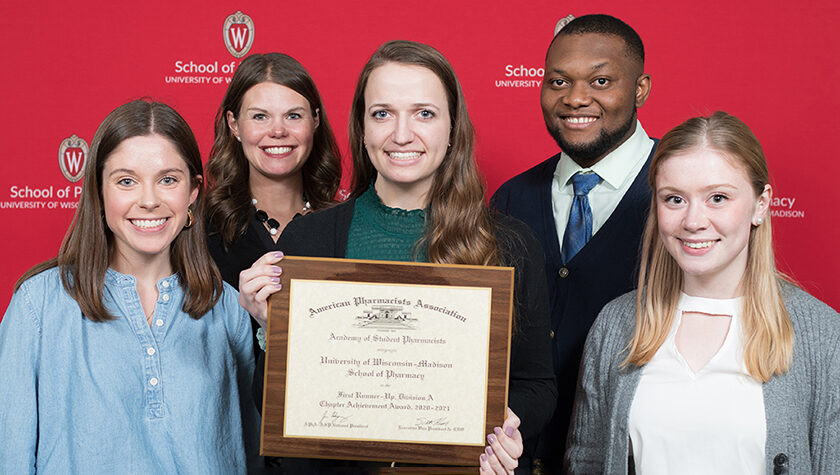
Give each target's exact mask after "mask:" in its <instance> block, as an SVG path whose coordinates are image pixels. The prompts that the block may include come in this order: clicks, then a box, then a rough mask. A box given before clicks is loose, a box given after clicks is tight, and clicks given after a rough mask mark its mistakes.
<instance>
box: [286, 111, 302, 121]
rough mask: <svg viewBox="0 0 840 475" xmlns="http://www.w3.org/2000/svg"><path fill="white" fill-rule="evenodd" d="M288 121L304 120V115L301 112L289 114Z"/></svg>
mask: <svg viewBox="0 0 840 475" xmlns="http://www.w3.org/2000/svg"><path fill="white" fill-rule="evenodd" d="M286 118H288V119H292V120H298V119H303V115H302V114H301V113H300V112H289V115H287V116H286Z"/></svg>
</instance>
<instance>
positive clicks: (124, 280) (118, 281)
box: [105, 267, 180, 288]
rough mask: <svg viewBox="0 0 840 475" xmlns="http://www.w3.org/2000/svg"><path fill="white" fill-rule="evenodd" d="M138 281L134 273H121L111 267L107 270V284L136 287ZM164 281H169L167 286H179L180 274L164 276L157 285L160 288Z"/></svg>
mask: <svg viewBox="0 0 840 475" xmlns="http://www.w3.org/2000/svg"><path fill="white" fill-rule="evenodd" d="M136 281H137V280H136V279H135V278H134V276H133V275H128V274H121V273H119V272H117V271H115V270H114V269H112V268H110V267H109V268H108V269H107V270H106V271H105V284H106V285H107V284H112V285H116V286H119V287H134V285H135V283H136ZM164 282H167V285H166V286H167V287H177V286H178V285H180V284H179V281H178V274H172V275H170V276H169V277H164V278H163V279H160V280H159V281H158V282H157V287H158V288H160V286H161V285H162V284H163V283H164Z"/></svg>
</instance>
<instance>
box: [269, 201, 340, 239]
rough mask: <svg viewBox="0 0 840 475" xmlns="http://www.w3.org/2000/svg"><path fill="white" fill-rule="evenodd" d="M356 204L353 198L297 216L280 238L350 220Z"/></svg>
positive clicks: (314, 230)
mask: <svg viewBox="0 0 840 475" xmlns="http://www.w3.org/2000/svg"><path fill="white" fill-rule="evenodd" d="M354 204H355V200H354V199H352V198H351V199H349V200H347V201H345V202H343V203H339V204H337V205H334V206H330V207H329V208H324V209H321V210H318V211H315V212H313V213H309V214H306V215H303V216H296V217H295V218H294V219H292V221H291V222H289V224H288V225H286V229H285V230H283V234H281V235H280V238H281V239H283V238H285V237H286V236H287V233H288V234H289V235H291V236H292V237H297V236H298V235H300V234H309V233H312V232H317V231H322V230H324V229H325V228H329V227H332V226H335V225H336V224H338V223H340V222H342V221H345V220H347V221H348V222H349V220H350V219H351V218H352V217H353V206H354Z"/></svg>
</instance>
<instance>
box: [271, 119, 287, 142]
mask: <svg viewBox="0 0 840 475" xmlns="http://www.w3.org/2000/svg"><path fill="white" fill-rule="evenodd" d="M269 135H270V136H271V137H272V138H278V137H285V136H286V135H287V131H286V124H285V123H284V122H283V119H278V120H276V121H274V123H272V124H271V130H270V131H269Z"/></svg>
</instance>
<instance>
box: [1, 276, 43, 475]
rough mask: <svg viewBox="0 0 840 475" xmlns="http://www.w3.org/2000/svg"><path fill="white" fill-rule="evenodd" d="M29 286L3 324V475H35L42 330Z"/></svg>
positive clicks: (11, 306)
mask: <svg viewBox="0 0 840 475" xmlns="http://www.w3.org/2000/svg"><path fill="white" fill-rule="evenodd" d="M28 283H29V282H26V283H24V285H23V286H22V287H21V288H20V289H19V290H18V291H17V292H16V293H15V294H14V295H13V296H12V301H11V303H10V304H9V308H8V309H7V310H6V315H5V316H4V317H3V320H2V322H0V375H1V376H2V380H3V381H4V384H2V385H0V441H2V443H0V473H35V462H36V449H37V443H38V354H39V353H40V345H41V343H40V342H41V340H40V333H41V331H40V330H41V328H40V316H39V315H38V314H37V312H36V311H35V307H34V305H33V303H34V300H35V299H36V297H35V296H34V295H32V294H31V293H30V292H29V291H28V290H29V286H28V285H27V284H28ZM41 298H42V299H43V298H44V296H41Z"/></svg>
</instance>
